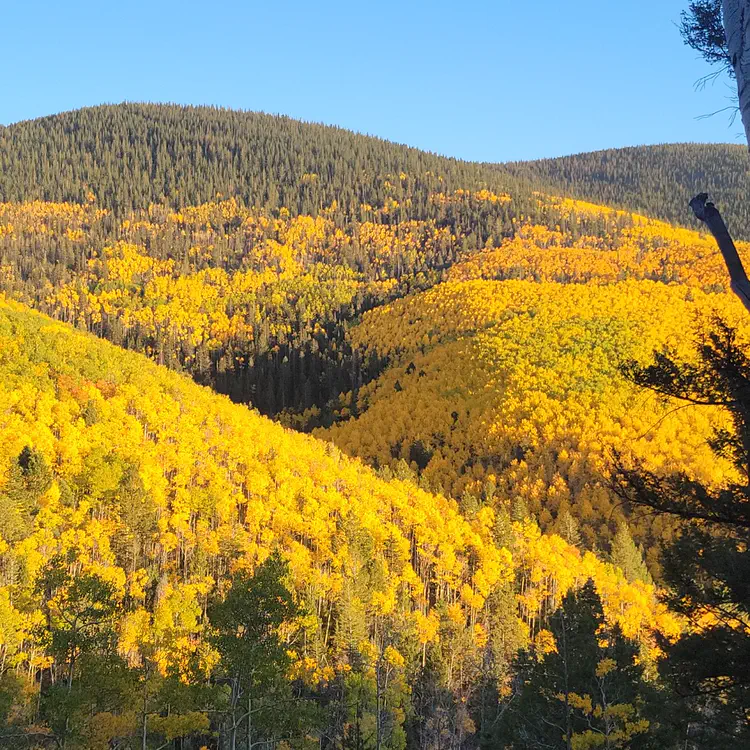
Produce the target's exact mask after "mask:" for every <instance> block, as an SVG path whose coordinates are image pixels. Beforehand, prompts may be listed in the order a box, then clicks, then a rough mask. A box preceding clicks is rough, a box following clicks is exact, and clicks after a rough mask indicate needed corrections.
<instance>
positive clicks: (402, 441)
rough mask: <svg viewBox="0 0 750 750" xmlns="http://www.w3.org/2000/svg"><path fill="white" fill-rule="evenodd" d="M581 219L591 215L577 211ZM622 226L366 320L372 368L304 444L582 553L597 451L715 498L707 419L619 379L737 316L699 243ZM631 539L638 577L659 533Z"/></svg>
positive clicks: (564, 237) (603, 497) (531, 230)
mask: <svg viewBox="0 0 750 750" xmlns="http://www.w3.org/2000/svg"><path fill="white" fill-rule="evenodd" d="M586 210H589V211H592V212H596V211H600V212H605V213H607V209H602V208H600V207H596V206H590V205H588V206H587V205H586V204H578V205H577V211H578V212H579V213H581V212H584V211H586ZM631 219H632V220H633V221H634V223H633V224H631V225H628V224H624V225H623V226H621V227H618V226H617V224H616V222H612V223H610V224H609V233H608V239H606V240H602V239H600V238H595V237H585V236H584V237H577V236H575V235H574V234H573V233H570V232H560V231H550V230H547V229H546V228H544V227H538V226H537V227H535V226H523V227H519V231H518V234H517V236H516V238H515V239H513V240H507V241H505V242H504V243H502V244H501V245H500V246H499V247H497V248H486V249H484V250H482V251H479V252H477V253H475V254H473V255H468V256H467V257H466V259H465V260H464V261H462V262H459V263H458V264H456V265H454V266H453V267H452V268H451V269H450V270H449V272H448V274H447V281H446V282H444V283H441V284H438V285H437V286H435V287H433V288H432V289H430V290H428V291H425V292H422V293H420V294H417V295H412V296H409V297H406V298H404V299H400V300H398V301H394V302H393V303H390V304H388V305H386V306H383V307H380V308H378V309H377V310H372V311H370V312H368V313H366V314H365V315H364V316H363V317H362V321H361V323H360V324H359V325H358V326H356V327H354V328H352V329H351V331H350V341H351V344H352V346H353V347H354V349H355V350H359V351H361V352H362V354H361V356H362V357H365V356H372V355H373V354H375V355H377V356H378V357H380V358H385V359H388V361H389V362H390V363H391V364H390V367H389V368H388V369H386V370H385V372H384V373H383V374H381V375H380V376H379V377H378V378H376V379H375V380H374V381H373V382H372V383H370V384H369V385H367V386H365V387H363V388H361V389H360V390H359V391H357V392H356V393H352V394H344V395H342V396H341V398H340V400H339V402H338V404H337V406H338V409H337V410H334V417H333V418H334V419H335V420H336V421H337V423H336V424H334V425H333V426H331V427H326V426H324V427H322V428H319V429H318V431H316V432H315V434H317V435H319V436H320V437H325V438H327V439H331V440H333V441H334V442H335V443H336V444H337V445H338V446H339V447H341V448H342V449H343V450H345V451H346V452H348V453H350V454H352V455H356V456H360V457H361V458H363V459H364V460H366V461H368V462H370V463H373V464H375V465H378V466H385V467H389V468H390V469H392V470H397V469H398V467H399V465H400V462H403V461H406V462H407V463H408V464H410V467H411V470H412V471H413V472H414V473H415V474H416V475H417V476H418V477H419V478H420V480H421V481H422V482H423V486H425V487H427V488H432V489H435V490H438V491H441V492H444V493H447V494H451V495H452V496H453V497H456V498H463V500H462V502H463V503H465V504H467V507H472V506H473V505H474V504H475V503H476V502H478V501H479V500H480V499H482V498H484V499H485V501H486V498H487V497H488V495H489V496H491V497H496V498H497V500H495V501H494V502H499V503H501V504H502V503H513V502H517V503H521V504H523V505H524V506H525V507H528V508H530V509H531V510H532V511H533V512H534V514H535V515H536V516H537V517H538V518H539V519H540V520H541V522H542V524H543V526H544V527H546V528H557V527H559V525H560V523H562V519H563V518H564V517H566V514H567V513H572V514H573V515H574V516H575V517H576V518H577V519H578V520H579V522H580V523H581V524H582V531H583V534H584V538H585V539H586V540H587V542H588V543H589V544H590V545H605V546H606V545H607V544H608V543H609V541H610V540H611V538H612V536H613V534H614V533H615V528H616V521H617V519H618V517H620V515H621V512H622V510H621V508H620V503H619V500H618V498H617V497H615V496H614V494H613V492H612V491H611V489H610V487H609V479H608V477H609V472H610V470H611V460H612V454H613V450H615V449H616V450H617V451H619V452H620V453H621V454H625V453H627V454H629V455H632V456H635V457H637V458H639V459H640V460H642V461H644V462H645V463H646V465H649V466H651V467H652V468H653V469H654V470H657V471H661V470H664V471H675V470H678V471H687V472H689V473H693V474H694V475H696V476H700V477H701V479H702V480H703V481H707V482H709V483H712V482H720V481H722V478H723V477H724V473H723V472H725V471H726V470H727V466H722V465H720V463H719V462H717V461H716V460H715V457H714V456H713V454H712V452H711V451H710V450H709V448H708V445H707V439H708V438H709V436H710V435H711V431H712V429H713V427H714V426H716V424H718V423H717V422H716V420H719V421H720V420H721V419H722V416H721V414H719V413H716V412H712V411H711V410H710V409H704V410H701V409H695V408H693V409H685V408H684V407H680V408H677V406H678V405H677V404H673V403H662V402H660V401H659V400H658V399H656V398H655V397H654V396H653V394H647V393H643V392H641V391H640V390H639V389H637V388H634V387H633V386H632V384H629V383H628V382H627V381H626V379H625V377H624V376H623V374H622V373H621V372H620V367H621V366H622V365H624V364H625V363H627V362H629V361H631V360H635V361H638V362H640V363H646V362H648V361H650V359H651V357H652V355H653V351H654V350H660V349H662V348H663V347H665V346H669V347H672V348H674V349H676V350H679V351H680V352H681V353H682V356H684V357H689V356H691V351H692V343H693V340H694V337H695V336H696V334H697V330H700V328H701V325H702V324H703V323H704V322H705V320H706V319H707V318H710V316H711V315H712V314H714V313H718V314H719V315H721V316H722V317H723V318H724V319H725V320H728V321H732V323H733V324H734V325H736V326H737V327H738V328H739V329H740V330H743V331H747V324H746V320H745V314H744V311H743V309H742V306H741V305H740V304H739V302H737V301H736V299H735V298H734V296H733V295H730V294H727V293H726V292H725V291H723V289H724V284H723V283H722V282H723V281H724V279H725V275H726V270H725V269H724V267H723V262H722V260H721V256H720V255H719V254H718V253H717V252H716V249H715V246H714V244H713V241H712V240H711V239H710V238H707V237H705V236H703V235H700V234H698V233H697V232H691V231H688V230H684V229H675V228H673V227H671V226H669V225H667V224H664V223H662V222H656V221H653V220H646V219H645V218H643V217H637V216H636V217H631ZM738 247H739V249H740V252H741V253H742V254H743V255H745V256H747V254H748V250H750V248H748V246H747V245H746V244H743V243H740V244H739V246H738ZM324 416H325V415H321V414H318V413H317V412H316V411H315V410H311V411H310V412H308V413H307V415H306V417H307V418H308V419H309V420H310V423H311V424H315V423H316V420H321V419H322V418H324ZM324 425H327V423H325V422H324ZM644 520H645V521H646V522H645V523H644ZM661 520H663V519H661ZM632 525H633V528H634V533H635V534H636V536H637V538H638V540H639V541H640V542H642V543H644V545H645V546H646V548H647V549H648V551H649V553H650V555H651V560H652V561H655V559H656V557H657V556H658V554H657V552H658V541H659V537H660V536H662V535H663V534H664V533H665V534H668V533H669V532H668V530H665V529H658V528H654V527H652V526H650V525H649V522H648V519H638V518H635V519H632Z"/></svg>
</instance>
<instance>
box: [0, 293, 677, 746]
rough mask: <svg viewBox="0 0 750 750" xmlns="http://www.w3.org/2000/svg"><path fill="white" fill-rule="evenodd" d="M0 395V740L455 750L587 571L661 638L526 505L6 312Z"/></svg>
mask: <svg viewBox="0 0 750 750" xmlns="http://www.w3.org/2000/svg"><path fill="white" fill-rule="evenodd" d="M0 404H1V405H2V408H0V434H2V435H3V440H2V442H1V443H0V472H1V473H2V477H3V484H2V489H0V542H1V544H2V547H1V548H0V580H1V582H2V585H0V636H1V638H0V653H1V656H2V658H1V659H0V698H1V699H2V700H0V707H1V711H2V714H1V718H2V722H3V726H2V728H0V745H3V746H5V747H9V748H18V747H22V746H26V745H28V746H34V747H40V746H44V747H47V746H57V747H60V746H65V747H75V748H88V749H89V750H93V749H95V748H111V747H131V746H132V747H135V744H136V742H137V743H138V744H137V746H138V747H147V748H151V747H167V746H173V742H174V741H176V742H180V743H181V744H180V745H179V746H180V747H182V748H198V747H201V746H203V745H207V746H211V747H215V746H216V744H215V743H216V742H217V741H218V742H220V746H221V747H230V746H231V747H234V742H235V741H236V740H237V739H238V738H239V740H240V741H241V742H243V743H244V741H247V743H250V742H277V741H279V740H281V739H284V738H286V741H287V742H288V743H292V744H294V745H295V746H300V747H306V746H307V745H306V744H305V739H304V738H305V737H312V738H313V740H314V738H316V737H326V738H327V742H330V743H331V744H332V745H333V746H335V747H350V746H352V747H374V746H375V745H374V740H373V739H372V733H373V732H378V734H379V735H380V736H381V743H382V746H383V747H393V748H398V747H403V746H404V742H405V738H406V737H407V735H408V736H409V738H410V740H409V741H410V744H411V745H413V746H417V745H422V746H430V747H431V746H433V745H435V744H436V743H437V744H440V743H442V742H448V741H450V742H451V743H454V744H455V743H460V742H463V741H464V740H463V739H461V738H469V737H471V738H473V739H472V740H471V742H472V744H476V743H477V742H478V741H479V737H480V734H481V733H482V732H489V731H490V730H491V729H492V727H493V726H494V724H495V723H496V721H497V719H498V717H499V713H500V712H501V711H502V706H501V703H500V702H499V701H498V696H500V695H502V694H503V691H504V690H505V689H506V687H507V686H508V684H509V679H510V669H511V661H512V658H513V654H514V652H515V649H517V648H519V647H533V646H534V644H541V645H539V647H540V648H541V647H543V645H544V644H546V643H547V642H548V639H549V638H550V634H549V632H548V631H547V630H546V628H547V625H548V623H549V621H550V616H551V614H552V613H553V612H554V611H555V610H556V608H557V606H558V605H559V604H560V602H561V600H562V597H564V596H565V594H566V592H568V591H571V590H573V589H575V588H577V587H578V586H579V585H581V584H582V583H583V582H585V581H586V580H587V579H592V580H593V581H594V583H595V587H596V591H597V601H598V600H599V599H601V605H596V606H603V613H604V618H606V626H605V625H603V627H606V628H608V629H610V630H612V631H613V632H615V631H616V633H617V634H618V635H617V636H616V637H618V638H619V637H625V638H627V639H630V640H629V641H628V642H629V643H631V644H632V647H633V648H634V649H635V650H636V651H637V649H638V647H639V644H640V648H641V651H642V655H641V658H642V659H645V660H646V663H648V662H649V660H651V659H653V658H654V656H656V655H657V654H658V649H657V648H656V642H655V640H654V634H655V633H661V634H662V635H665V636H670V637H671V636H674V635H675V634H676V632H677V631H678V629H679V625H678V622H677V621H676V620H674V619H673V618H672V617H671V616H670V615H669V614H668V613H667V612H666V611H665V609H664V607H663V606H662V605H661V604H659V603H658V602H657V600H656V597H655V590H654V588H653V586H652V585H651V584H650V583H648V582H646V581H644V580H642V579H638V578H631V579H630V580H629V579H627V578H626V577H625V576H624V575H623V573H622V571H621V570H619V569H617V568H615V567H613V566H612V565H609V564H606V563H604V562H601V561H600V560H598V559H597V558H596V557H595V556H594V555H593V554H591V553H589V552H583V551H582V550H581V549H579V548H577V547H576V546H575V545H574V544H571V543H568V542H565V541H564V540H563V539H562V538H560V537H559V536H553V535H549V536H544V535H541V534H540V532H539V529H538V527H537V525H536V523H535V522H534V521H533V520H532V519H531V518H530V517H526V518H524V517H523V515H520V516H519V515H513V516H512V515H511V511H510V509H509V508H508V507H504V506H501V505H498V506H497V510H495V509H493V507H492V506H491V505H489V504H488V505H487V506H486V507H484V508H482V509H481V510H477V512H475V513H473V514H472V515H471V516H470V517H469V516H467V517H464V516H462V515H461V513H460V512H459V510H458V507H457V505H456V503H455V502H454V501H452V500H449V499H446V498H444V497H441V496H435V495H430V494H428V493H427V492H425V491H424V490H422V489H420V488H418V487H417V486H416V485H415V484H414V483H412V482H411V481H409V480H408V479H407V478H404V479H401V480H395V481H390V482H386V481H384V480H383V479H379V478H378V477H376V475H375V474H374V473H373V472H372V471H371V470H370V469H367V468H366V467H364V466H363V465H361V464H360V463H358V462H357V461H354V460H352V459H349V458H346V457H345V456H343V455H342V454H341V452H340V451H339V450H338V449H336V448H334V447H333V446H331V445H330V444H325V443H322V442H319V441H316V440H314V439H312V438H309V437H306V436H303V435H299V434H295V433H293V432H291V431H288V430H285V429H284V428H282V427H280V426H279V425H277V424H274V423H272V422H271V421H269V420H267V419H265V418H263V417H260V416H259V415H257V414H254V413H252V412H250V411H249V410H248V409H247V408H245V407H244V406H240V405H234V404H232V403H230V401H229V400H228V399H226V398H224V397H220V396H217V395H215V394H212V393H211V392H210V391H209V390H208V389H206V388H202V387H200V386H198V385H196V384H194V383H192V382H191V381H190V380H189V379H188V378H186V377H185V376H182V375H179V374H177V373H173V372H170V371H168V370H166V368H163V367H159V366H158V365H156V364H153V363H151V362H149V361H148V360H147V359H146V358H144V357H143V356H141V355H138V354H135V353H132V352H125V351H123V350H122V349H119V348H116V347H114V346H113V345H111V344H109V343H107V342H103V341H100V340H97V339H96V338H94V337H93V336H90V335H87V334H84V333H80V332H76V331H74V330H73V329H72V328H70V327H69V326H66V325H64V324H62V323H56V322H53V321H51V320H50V319H48V318H44V317H42V316H41V315H39V314H38V313H33V312H30V311H28V310H26V309H24V308H22V307H21V306H19V305H17V304H8V303H6V302H2V303H0ZM405 476H406V475H405ZM514 519H517V520H514ZM274 551H278V552H280V553H283V555H284V558H285V559H286V563H282V561H281V559H280V558H278V557H275V556H274V555H273V554H272V553H273V552H274ZM250 572H252V573H253V575H252V576H250ZM285 592H286V593H285ZM243 597H244V598H243ZM282 605H283V606H282ZM248 607H249V608H250V609H248ZM275 618H278V621H277V620H276V619H275ZM274 623H276V625H274ZM276 626H279V627H282V630H281V635H280V636H279V637H281V638H282V640H281V641H278V644H277V647H276V646H272V645H271V641H269V638H270V637H271V635H272V634H275V633H276V630H275V629H273V630H269V629H268V628H271V627H273V628H275V627H276ZM238 628H239V631H238ZM238 632H239V633H240V634H243V633H244V635H243V636H242V637H240V638H239V639H238V637H237V633H238ZM256 633H257V635H255V634H256ZM600 633H601V631H598V634H599V635H600ZM273 637H274V638H276V637H277V636H276V635H273ZM255 638H257V639H258V640H257V642H256V641H255V640H253V639H255ZM253 644H256V645H253ZM254 649H255V650H254ZM274 649H275V650H274ZM634 653H635V652H634ZM633 658H634V657H632V656H631V657H630V659H631V662H632V659H633ZM595 668H596V663H594V664H593V665H591V675H592V676H593V673H594V669H595ZM250 674H252V675H253V677H252V679H251V678H250V676H249V675H250ZM504 686H505V687H504ZM239 699H241V701H242V702H241V703H239V704H238V703H237V700H239ZM279 704H282V705H287V706H289V707H293V708H290V710H289V711H282V712H279V711H278V710H276V709H277V707H278V705H279ZM247 706H250V709H249V710H250V711H252V712H253V713H252V716H253V721H252V725H250V724H249V723H248V722H247V714H245V713H244V711H245V709H244V708H243V707H247ZM584 725H585V722H584ZM249 727H251V730H250V731H252V734H249V736H248V732H249V729H248V728H249ZM493 731H494V730H493ZM639 731H640V730H639ZM360 735H362V736H363V737H364V736H367V737H369V738H368V739H367V740H365V739H363V738H360V739H357V738H358V737H359V736H360ZM181 738H182V739H181ZM141 740H142V741H143V743H144V744H141ZM314 741H316V742H317V740H314ZM321 741H322V740H321ZM131 742H132V743H133V744H132V745H131V744H130V743H131Z"/></svg>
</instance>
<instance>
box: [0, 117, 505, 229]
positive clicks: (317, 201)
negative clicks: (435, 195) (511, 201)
mask: <svg viewBox="0 0 750 750" xmlns="http://www.w3.org/2000/svg"><path fill="white" fill-rule="evenodd" d="M402 172H405V173H407V174H409V175H412V177H413V178H414V180H415V183H414V184H413V185H412V189H411V191H410V196H409V197H410V199H411V206H410V207H409V208H408V209H406V208H403V207H402V212H404V213H408V217H409V218H417V219H425V218H428V214H429V212H430V207H429V204H428V202H427V195H428V193H429V192H433V191H434V190H435V187H436V186H437V185H438V184H440V185H441V186H442V188H443V189H445V190H448V191H452V190H455V189H457V188H465V189H478V188H480V187H488V188H491V189H498V190H499V189H501V188H502V186H503V185H504V184H505V181H506V180H507V177H504V176H503V175H500V174H498V173H497V172H494V171H493V170H490V169H488V168H487V167H486V166H483V165H478V164H472V163H468V162H460V161H457V160H456V159H449V158H445V157H439V156H436V155H433V154H429V153H426V152H424V151H420V150H418V149H415V148H409V147H406V146H401V145H397V144H393V143H389V142H387V141H383V140H380V139H378V138H374V137H370V136H363V135H357V134H355V133H352V132H350V131H347V130H343V129H340V128H335V127H328V126H323V125H316V124H311V123H303V122H299V121H297V120H292V119H290V118H288V117H277V116H272V115H265V114H261V113H256V112H237V111H232V110H226V109H216V108H209V107H179V106H175V105H165V104H117V105H105V106H100V107H91V108H85V109H79V110H75V111H72V112H66V113H63V114H60V115H53V116H50V117H43V118H39V119H36V120H31V121H27V122H21V123H17V124H14V125H10V126H8V127H5V128H2V127H0V201H25V200H34V199H37V200H47V201H55V202H64V201H71V202H78V203H82V202H86V200H87V199H88V198H89V196H90V195H93V196H94V198H95V199H96V201H97V202H98V203H99V204H100V205H101V206H102V207H104V208H107V209H109V210H110V211H114V212H115V213H116V214H118V215H123V214H127V213H129V212H130V211H131V210H137V209H145V208H148V206H149V204H151V203H167V204H168V205H169V206H171V207H172V208H178V207H182V206H186V205H191V204H199V203H205V202H206V201H210V200H213V199H215V198H216V196H217V194H221V195H223V196H224V197H236V198H238V199H239V200H241V201H242V202H243V203H246V204H247V205H249V206H256V207H258V208H265V209H276V208H279V207H281V206H285V207H286V208H288V209H289V210H291V211H292V213H293V214H298V213H307V214H309V213H317V212H318V211H320V210H321V209H323V208H326V207H328V206H330V205H331V204H332V203H333V202H334V201H336V203H337V204H338V205H339V207H340V209H341V210H342V211H343V212H344V214H345V215H347V216H350V217H355V216H358V215H359V210H360V205H361V204H363V203H366V204H370V205H381V204H382V203H383V202H384V201H385V200H386V199H387V198H389V197H396V198H397V199H398V198H399V197H400V195H399V193H400V186H399V188H398V191H397V193H396V195H395V196H394V195H392V194H389V191H388V189H387V188H386V187H385V186H384V184H383V181H384V179H385V178H386V177H387V176H388V175H391V176H395V177H397V176H398V175H399V174H400V173H402Z"/></svg>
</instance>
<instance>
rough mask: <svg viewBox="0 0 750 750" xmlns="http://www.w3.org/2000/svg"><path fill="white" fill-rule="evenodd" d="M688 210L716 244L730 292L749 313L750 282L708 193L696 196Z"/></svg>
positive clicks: (725, 226)
mask: <svg viewBox="0 0 750 750" xmlns="http://www.w3.org/2000/svg"><path fill="white" fill-rule="evenodd" d="M690 208H692V209H693V213H694V214H695V215H696V217H697V218H698V219H700V220H701V221H702V222H703V223H704V224H705V225H706V226H707V227H708V228H709V230H710V232H711V234H712V235H713V236H714V239H715V240H716V244H717V245H718V246H719V250H721V254H722V255H723V256H724V262H725V263H726V264H727V270H728V271H729V279H730V281H731V284H730V286H731V288H732V291H733V292H734V293H735V294H736V295H737V296H738V297H739V298H740V300H741V301H742V304H743V305H744V306H745V307H746V308H747V310H748V312H750V281H748V279H747V274H746V273H745V267H744V266H743V265H742V261H741V260H740V256H739V253H738V252H737V248H736V247H735V246H734V241H733V240H732V238H731V236H730V235H729V230H728V229H727V225H726V224H725V223H724V219H722V218H721V214H720V213H719V210H718V209H717V208H716V206H714V204H713V203H711V201H710V200H708V193H701V194H700V195H696V196H695V198H693V200H691V201H690Z"/></svg>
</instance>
